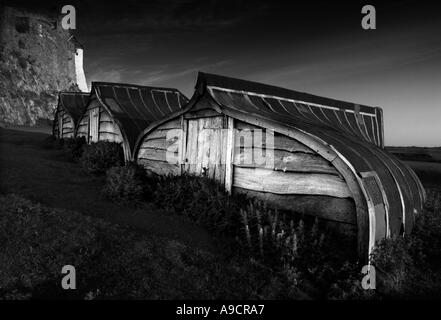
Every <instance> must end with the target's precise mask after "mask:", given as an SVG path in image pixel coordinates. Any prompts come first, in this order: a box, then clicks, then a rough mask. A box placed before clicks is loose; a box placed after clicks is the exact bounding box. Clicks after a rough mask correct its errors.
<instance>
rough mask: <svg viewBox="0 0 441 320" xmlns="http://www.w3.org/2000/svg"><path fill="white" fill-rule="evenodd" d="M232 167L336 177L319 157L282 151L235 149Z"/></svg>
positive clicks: (333, 170) (335, 172)
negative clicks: (323, 174) (321, 174)
mask: <svg viewBox="0 0 441 320" xmlns="http://www.w3.org/2000/svg"><path fill="white" fill-rule="evenodd" d="M234 165H236V166H241V167H249V168H269V169H275V170H277V171H292V172H311V173H327V174H334V175H338V171H337V170H336V169H335V167H334V166H333V165H332V164H331V163H330V162H329V161H327V160H326V159H324V158H322V157H321V156H319V155H313V154H307V153H292V152H288V151H282V150H269V149H266V150H263V149H259V148H254V149H251V148H235V149H234Z"/></svg>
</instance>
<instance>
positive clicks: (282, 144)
mask: <svg viewBox="0 0 441 320" xmlns="http://www.w3.org/2000/svg"><path fill="white" fill-rule="evenodd" d="M254 136H255V133H254V131H253V130H250V129H241V130H236V133H235V139H234V145H235V146H237V147H238V146H244V147H245V146H249V145H247V143H248V144H250V143H252V142H251V141H253V140H254V139H253V138H254ZM261 145H262V147H263V148H267V149H277V150H285V151H289V152H303V153H310V154H314V153H315V152H314V151H313V150H312V149H310V148H308V147H307V146H305V145H304V144H303V143H301V142H299V141H297V140H295V139H292V138H290V137H287V136H285V135H281V134H277V133H276V134H275V135H274V143H273V145H271V144H269V145H267V143H266V138H265V131H263V133H262V142H261Z"/></svg>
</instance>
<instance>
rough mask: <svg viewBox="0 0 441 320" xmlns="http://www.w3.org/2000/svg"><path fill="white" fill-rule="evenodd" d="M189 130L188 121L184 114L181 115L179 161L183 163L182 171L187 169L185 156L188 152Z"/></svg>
mask: <svg viewBox="0 0 441 320" xmlns="http://www.w3.org/2000/svg"><path fill="white" fill-rule="evenodd" d="M187 130H188V122H187V120H185V119H184V116H181V132H182V133H181V138H180V146H179V152H180V153H179V158H180V159H179V162H180V163H181V173H183V171H185V157H186V153H187Z"/></svg>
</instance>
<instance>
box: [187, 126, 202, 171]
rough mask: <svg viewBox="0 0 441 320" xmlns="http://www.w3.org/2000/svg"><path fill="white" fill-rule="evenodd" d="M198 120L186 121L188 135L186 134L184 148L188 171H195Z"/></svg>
mask: <svg viewBox="0 0 441 320" xmlns="http://www.w3.org/2000/svg"><path fill="white" fill-rule="evenodd" d="M198 132H199V126H198V120H189V121H188V135H187V148H186V156H185V163H186V170H187V171H188V172H189V173H195V172H196V163H197V160H198V159H197V154H198Z"/></svg>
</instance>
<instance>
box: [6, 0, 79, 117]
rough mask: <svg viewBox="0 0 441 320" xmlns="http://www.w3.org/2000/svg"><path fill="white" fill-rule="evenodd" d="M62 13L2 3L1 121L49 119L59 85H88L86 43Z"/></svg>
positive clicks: (61, 88)
mask: <svg viewBox="0 0 441 320" xmlns="http://www.w3.org/2000/svg"><path fill="white" fill-rule="evenodd" d="M60 13H61V12H58V11H55V12H49V11H43V10H39V9H32V10H30V9H24V8H20V7H13V6H3V7H2V6H0V124H2V123H4V124H15V125H35V124H37V123H39V122H40V123H41V122H42V121H43V123H47V122H48V120H51V119H52V118H53V112H54V110H55V108H56V104H57V96H58V92H59V91H87V84H86V77H85V74H84V69H83V47H82V46H81V45H80V44H79V43H78V41H77V40H76V39H75V38H74V37H73V35H72V34H71V33H70V32H69V31H68V30H64V29H63V28H62V26H61V16H60Z"/></svg>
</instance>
